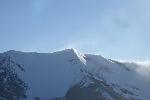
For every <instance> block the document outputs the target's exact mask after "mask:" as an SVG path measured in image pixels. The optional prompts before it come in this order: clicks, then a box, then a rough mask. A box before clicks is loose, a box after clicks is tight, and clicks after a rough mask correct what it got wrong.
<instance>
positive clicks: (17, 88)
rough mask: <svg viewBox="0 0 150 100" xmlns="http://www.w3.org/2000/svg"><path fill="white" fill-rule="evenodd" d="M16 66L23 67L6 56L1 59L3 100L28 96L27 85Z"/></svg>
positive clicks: (0, 78)
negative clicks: (16, 70) (18, 73)
mask: <svg viewBox="0 0 150 100" xmlns="http://www.w3.org/2000/svg"><path fill="white" fill-rule="evenodd" d="M14 67H19V68H20V70H21V71H23V68H22V67H21V66H20V65H19V64H16V63H15V62H14V61H12V60H11V59H10V57H7V56H4V57H1V59H0V99H1V100H20V99H25V98H26V90H27V88H28V87H27V85H26V84H25V82H24V81H23V80H22V79H20V78H19V76H18V75H17V73H16V72H15V69H14Z"/></svg>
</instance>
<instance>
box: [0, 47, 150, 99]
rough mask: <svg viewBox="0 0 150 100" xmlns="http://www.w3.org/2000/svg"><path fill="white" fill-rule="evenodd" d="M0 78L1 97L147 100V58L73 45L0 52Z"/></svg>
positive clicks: (149, 66) (149, 74) (149, 95)
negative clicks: (89, 50) (81, 49)
mask: <svg viewBox="0 0 150 100" xmlns="http://www.w3.org/2000/svg"><path fill="white" fill-rule="evenodd" d="M4 69H5V70H7V71H5V70H4ZM4 72H10V74H9V73H8V74H6V73H4ZM2 75H3V76H4V75H5V77H2ZM13 76H14V77H13ZM8 77H11V78H8ZM0 78H1V79H2V80H3V81H2V82H0V87H3V90H7V91H6V92H0V100H21V99H25V100H26V99H27V100H150V64H149V63H148V62H145V63H144V62H122V61H117V60H112V59H107V58H104V57H102V56H100V55H92V54H82V53H80V52H78V51H76V50H74V49H65V50H62V51H56V52H53V53H36V52H20V51H14V50H11V51H7V52H4V53H1V54H0ZM10 79H11V80H13V81H12V83H13V84H14V83H15V85H12V83H11V82H9V80H10ZM18 80H19V81H18ZM6 83H7V85H5V84H6ZM8 83H9V84H8ZM18 83H19V84H18ZM8 86H10V87H8ZM15 86H16V87H18V88H16V87H15ZM12 90H13V91H12ZM16 90H17V91H19V92H18V94H17V93H16ZM10 92H11V93H10ZM14 93H16V94H14ZM19 93H20V94H19ZM7 95H10V98H7Z"/></svg>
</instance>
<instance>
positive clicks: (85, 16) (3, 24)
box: [0, 0, 150, 60]
mask: <svg viewBox="0 0 150 100" xmlns="http://www.w3.org/2000/svg"><path fill="white" fill-rule="evenodd" d="M149 4H150V1H149V0H0V52H3V51H7V50H12V49H13V50H21V51H37V52H52V51H55V50H61V49H64V48H75V49H77V50H79V51H81V52H84V53H93V54H101V55H103V56H105V57H108V58H116V59H126V60H128V59H131V60H148V59H150V6H149Z"/></svg>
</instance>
